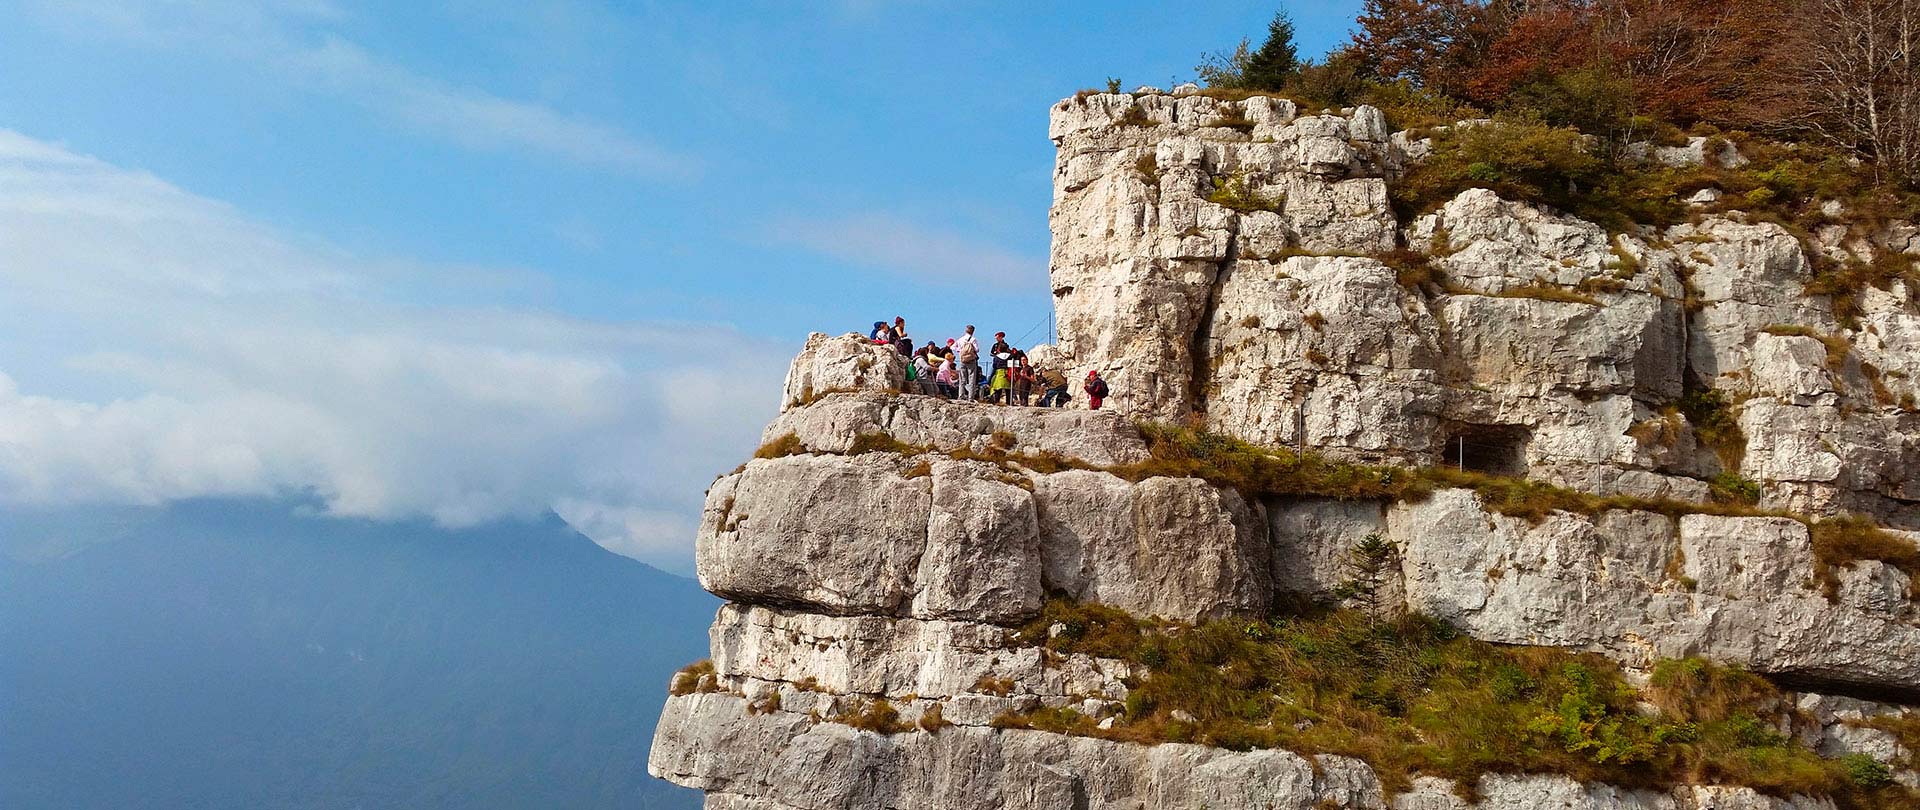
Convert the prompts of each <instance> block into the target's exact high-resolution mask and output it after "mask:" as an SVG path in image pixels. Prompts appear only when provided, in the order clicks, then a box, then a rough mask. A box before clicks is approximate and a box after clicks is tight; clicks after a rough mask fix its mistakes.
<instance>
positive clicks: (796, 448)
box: [753, 433, 807, 458]
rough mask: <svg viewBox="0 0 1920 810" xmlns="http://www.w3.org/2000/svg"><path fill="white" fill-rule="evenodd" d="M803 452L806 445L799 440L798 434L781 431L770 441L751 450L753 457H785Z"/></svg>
mask: <svg viewBox="0 0 1920 810" xmlns="http://www.w3.org/2000/svg"><path fill="white" fill-rule="evenodd" d="M805 452H807V446H806V445H804V444H802V443H801V442H800V437H799V436H797V435H795V434H792V433H782V434H780V435H779V436H777V437H775V438H774V439H773V440H772V441H769V442H767V443H766V444H763V445H760V449H758V450H755V451H753V457H754V458H786V457H787V456H797V455H800V454H801V453H805Z"/></svg>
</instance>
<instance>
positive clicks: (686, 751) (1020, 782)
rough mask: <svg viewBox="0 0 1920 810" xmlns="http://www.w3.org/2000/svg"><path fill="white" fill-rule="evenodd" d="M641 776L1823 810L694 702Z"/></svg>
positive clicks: (916, 796) (987, 804) (1098, 808)
mask: <svg viewBox="0 0 1920 810" xmlns="http://www.w3.org/2000/svg"><path fill="white" fill-rule="evenodd" d="M660 727H661V729H662V731H661V736H660V737H659V738H658V739H656V741H655V743H654V748H653V756H652V758H651V759H650V760H649V763H648V765H649V768H650V769H651V770H652V771H653V773H655V774H657V775H661V776H664V777H666V778H669V779H672V780H674V781H676V782H679V783H681V784H685V785H690V786H693V787H698V788H700V789H702V790H705V791H707V793H708V799H707V807H708V808H754V809H755V810H763V809H764V810H788V808H792V809H793V810H827V808H853V807H862V808H865V807H941V808H954V809H955V810H962V809H965V808H980V810H998V809H999V808H1033V809H1034V810H1043V809H1044V810H1055V808H1073V807H1084V808H1088V809H1089V810H1136V809H1145V808H1152V809H1156V810H1158V809H1161V808H1165V809H1168V810H1171V809H1173V808H1182V809H1185V808H1205V807H1245V808H1289V809H1290V810H1320V808H1326V807H1338V808H1369V809H1376V808H1377V809H1378V810H1389V808H1390V809H1391V810H1541V808H1554V809H1555V810H1832V808H1833V807H1834V805H1833V803H1832V802H1830V801H1827V800H1825V799H1818V798H1813V797H1807V796H1792V797H1786V798H1778V797H1770V796H1764V795H1761V794H1759V793H1756V792H1754V791H1752V790H1750V789H1746V788H1729V787H1682V788H1676V789H1674V790H1672V791H1650V790H1625V789H1621V788H1615V787H1609V786H1606V785H1593V784H1582V783H1580V782H1577V781H1574V780H1572V779H1567V778H1565V777H1554V776H1501V775H1490V776H1486V777H1483V778H1481V779H1480V780H1479V782H1478V783H1477V784H1476V785H1475V786H1474V791H1473V793H1474V795H1475V796H1476V797H1477V798H1476V800H1474V801H1468V800H1466V799H1463V798H1461V797H1460V791H1458V790H1456V789H1455V786H1454V785H1453V783H1451V782H1448V781H1447V780H1444V779H1435V778H1422V779H1419V780H1416V781H1415V783H1414V785H1413V786H1412V788H1411V789H1410V790H1407V791H1404V792H1401V793H1399V794H1397V795H1394V796H1392V797H1391V798H1390V799H1389V798H1388V797H1387V796H1386V794H1385V792H1384V791H1382V789H1381V786H1380V781H1379V778H1378V777H1377V776H1376V775H1375V774H1374V773H1373V771H1372V769H1370V768H1368V767H1367V765H1366V764H1365V763H1363V762H1360V761H1358V760H1355V759H1350V758H1347V757H1335V756H1317V757H1305V756H1301V755H1298V754H1293V753H1290V752H1286V751H1271V750H1269V751H1248V752H1233V751H1225V750H1222V749H1218V748H1208V747H1205V746H1199V745H1186V744H1178V743H1169V744H1163V745H1156V746H1145V745H1138V744H1134V743H1125V742H1112V741H1107V740H1100V739H1090V738H1084V737H1063V736H1060V735H1057V734H1049V733H1047V732H1042V731H1026V730H1000V729H993V728H980V727H975V726H967V725H955V726H948V727H942V728H940V729H939V730H938V731H937V732H926V731H916V732H911V733H904V734H896V735H880V734H875V733H873V732H870V731H861V730H857V729H854V728H852V727H849V726H846V725H841V724H838V723H819V722H815V721H813V720H812V719H811V718H810V717H809V716H808V715H807V714H805V713H801V712H792V711H788V710H786V709H785V708H784V707H783V708H780V709H774V710H770V711H756V710H755V709H754V708H753V704H752V702H750V701H749V700H747V699H746V698H743V697H738V696H734V695H725V694H694V695H687V696H683V697H676V698H673V699H671V700H669V701H668V702H667V710H666V712H665V713H664V715H663V716H662V717H661V720H660Z"/></svg>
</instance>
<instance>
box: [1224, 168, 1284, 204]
mask: <svg viewBox="0 0 1920 810" xmlns="http://www.w3.org/2000/svg"><path fill="white" fill-rule="evenodd" d="M1207 202H1210V203H1213V204H1215V205H1223V206H1226V207H1228V208H1231V209H1233V210H1235V211H1239V212H1242V213H1245V212H1249V211H1279V210H1280V209H1281V206H1282V205H1283V204H1284V203H1285V200H1284V199H1283V198H1281V197H1269V196H1266V195H1264V194H1261V193H1259V192H1257V191H1254V190H1253V188H1252V187H1251V186H1250V185H1249V184H1248V183H1247V176H1246V175H1244V174H1235V175H1230V176H1223V177H1215V178H1213V191H1211V192H1209V193H1208V194H1207Z"/></svg>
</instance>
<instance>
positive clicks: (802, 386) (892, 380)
mask: <svg viewBox="0 0 1920 810" xmlns="http://www.w3.org/2000/svg"><path fill="white" fill-rule="evenodd" d="M906 379H907V360H906V358H904V357H902V356H900V353H899V352H897V351H894V350H893V347H891V346H879V345H875V344H873V343H872V342H871V341H868V340H866V339H865V338H862V337H860V336H859V335H856V334H847V335H845V336H842V337H838V338H835V337H829V336H827V335H825V334H823V333H820V332H815V333H813V334H811V335H808V336H807V345H806V348H804V349H801V350H800V356H799V357H796V358H794V361H793V365H792V366H791V367H789V368H788V370H787V382H786V385H785V386H784V387H783V389H782V390H783V393H782V394H781V399H780V410H783V411H784V410H786V409H788V408H792V407H794V406H797V405H805V404H807V403H809V402H812V401H814V400H815V399H818V398H819V397H822V396H825V395H827V394H831V393H835V392H839V391H898V390H900V385H901V383H903V382H904V381H905V380H906Z"/></svg>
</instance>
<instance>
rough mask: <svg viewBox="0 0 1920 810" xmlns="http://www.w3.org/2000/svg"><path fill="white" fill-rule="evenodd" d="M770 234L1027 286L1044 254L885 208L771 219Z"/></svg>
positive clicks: (877, 265) (958, 280) (930, 273)
mask: <svg viewBox="0 0 1920 810" xmlns="http://www.w3.org/2000/svg"><path fill="white" fill-rule="evenodd" d="M770 231H771V235H772V237H773V238H774V239H775V240H777V241H779V242H782V243H786V244H792V245H797V246H800V247H803V248H806V249H808V250H811V251H813V252H815V253H819V254H822V255H825V256H830V257H832V258H835V259H839V260H841V261H845V262H850V263H852V264H857V265H860V266H863V267H869V268H874V269H879V270H889V271H904V272H909V273H914V274H917V275H920V276H923V277H925V278H929V279H933V280H938V281H944V282H948V283H953V284H965V283H973V282H986V283H990V284H1002V285H1009V286H1028V285H1031V284H1033V283H1034V279H1042V278H1046V261H1045V260H1044V259H1038V258H1032V257H1027V256H1022V255H1019V254H1017V253H1013V252H1011V251H1008V250H1005V249H1003V248H1000V247H998V246H995V245H992V244H989V243H986V242H981V241H978V240H974V239H969V238H967V237H965V236H962V235H960V234H957V233H953V232H950V231H944V230H938V229H933V228H927V227H924V226H921V225H918V224H915V223H913V222H909V221H907V220H904V219H901V218H899V217H896V216H893V215H891V214H882V213H861V214H851V215H847V216H841V217H835V218H820V219H804V218H792V219H783V220H780V221H778V222H775V223H774V224H773V226H772V227H771V229H770Z"/></svg>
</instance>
